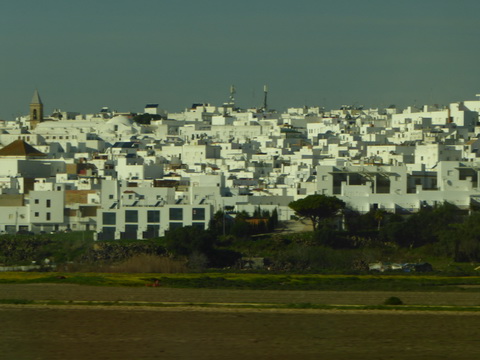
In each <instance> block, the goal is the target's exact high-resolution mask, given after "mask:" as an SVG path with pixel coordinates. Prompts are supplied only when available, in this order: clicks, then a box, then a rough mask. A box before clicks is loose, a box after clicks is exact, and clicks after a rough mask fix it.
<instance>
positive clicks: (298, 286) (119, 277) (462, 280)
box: [0, 272, 480, 292]
mask: <svg viewBox="0 0 480 360" xmlns="http://www.w3.org/2000/svg"><path fill="white" fill-rule="evenodd" d="M155 280H159V283H160V286H161V287H167V288H205V289H250V290H323V291H326V290H334V291H442V292H448V291H459V290H460V291H469V292H471V291H475V292H476V291H480V277H479V276H465V277H459V276H456V277H453V276H451V277H450V276H435V275H355V276H353V275H316V274H308V275H279V274H252V273H190V274H184V273H182V274H158V273H151V274H124V273H114V274H113V273H111V274H108V273H51V272H48V273H35V272H5V273H0V284H32V283H62V284H79V285H94V286H131V287H135V286H137V287H138V286H145V285H147V284H152V283H153V282H154V281H155Z"/></svg>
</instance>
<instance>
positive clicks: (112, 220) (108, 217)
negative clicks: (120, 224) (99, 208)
mask: <svg viewBox="0 0 480 360" xmlns="http://www.w3.org/2000/svg"><path fill="white" fill-rule="evenodd" d="M116 215H117V214H115V213H108V212H104V213H103V214H102V218H103V224H104V225H115V224H116V220H117V219H116Z"/></svg>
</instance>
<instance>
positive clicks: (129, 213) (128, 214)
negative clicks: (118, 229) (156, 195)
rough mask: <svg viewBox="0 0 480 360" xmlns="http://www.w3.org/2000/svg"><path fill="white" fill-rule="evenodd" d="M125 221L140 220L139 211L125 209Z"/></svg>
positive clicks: (134, 221) (133, 221)
mask: <svg viewBox="0 0 480 360" xmlns="http://www.w3.org/2000/svg"><path fill="white" fill-rule="evenodd" d="M125 222H130V223H136V222H138V211H137V210H125Z"/></svg>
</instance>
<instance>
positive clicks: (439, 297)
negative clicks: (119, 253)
mask: <svg viewBox="0 0 480 360" xmlns="http://www.w3.org/2000/svg"><path fill="white" fill-rule="evenodd" d="M391 296H397V297H399V298H400V299H402V301H403V302H404V303H405V304H407V305H459V306H460V305H461V306H468V305H472V306H475V305H477V306H478V305H480V293H478V292H392V291H289V290H224V289H174V288H163V287H159V288H151V287H106V286H84V285H73V284H0V299H28V300H65V301H68V300H83V301H161V302H196V303H201V302H205V303H211V302H225V303H242V302H244V303H256V302H258V303H281V304H288V303H312V304H329V305H331V304H336V305H380V304H382V303H383V301H384V300H385V299H387V298H389V297H391Z"/></svg>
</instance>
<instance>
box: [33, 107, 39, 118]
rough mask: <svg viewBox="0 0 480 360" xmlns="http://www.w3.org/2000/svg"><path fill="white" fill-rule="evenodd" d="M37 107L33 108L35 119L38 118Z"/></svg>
mask: <svg viewBox="0 0 480 360" xmlns="http://www.w3.org/2000/svg"><path fill="white" fill-rule="evenodd" d="M37 117H38V116H37V109H33V120H37Z"/></svg>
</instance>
